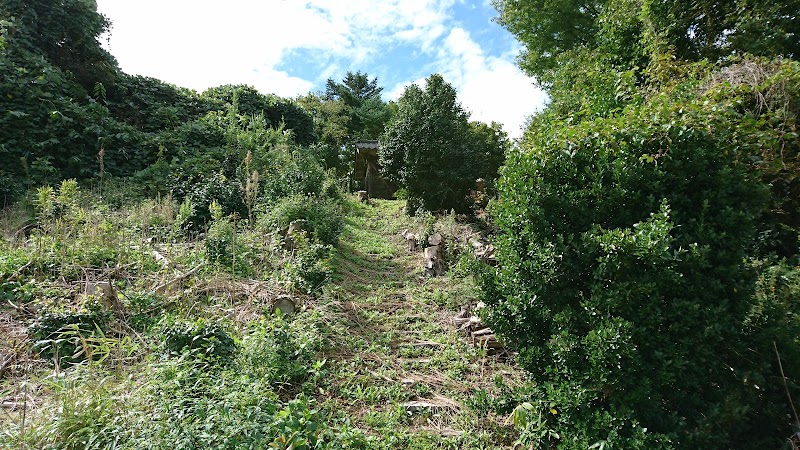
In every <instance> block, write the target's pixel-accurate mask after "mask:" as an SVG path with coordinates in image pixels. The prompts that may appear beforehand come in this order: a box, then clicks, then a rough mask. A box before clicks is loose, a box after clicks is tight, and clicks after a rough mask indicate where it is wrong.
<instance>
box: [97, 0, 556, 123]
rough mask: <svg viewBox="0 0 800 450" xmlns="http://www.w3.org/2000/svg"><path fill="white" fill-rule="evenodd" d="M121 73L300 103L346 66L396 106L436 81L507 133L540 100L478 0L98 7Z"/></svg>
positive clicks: (124, 2)
mask: <svg viewBox="0 0 800 450" xmlns="http://www.w3.org/2000/svg"><path fill="white" fill-rule="evenodd" d="M97 3H98V9H99V11H100V12H101V13H103V14H105V15H106V16H107V17H109V18H110V19H111V21H112V22H113V27H112V31H111V35H110V36H109V40H108V42H107V44H106V45H107V46H108V48H109V50H110V51H111V52H112V54H114V56H116V57H117V60H118V61H119V63H120V66H121V67H122V69H123V70H124V71H126V72H128V73H131V74H141V75H147V76H152V77H156V78H159V79H162V80H164V81H167V82H170V83H174V84H177V85H179V86H185V87H189V88H192V89H196V90H198V91H202V90H204V89H206V88H209V87H212V86H218V85H221V84H229V83H230V84H238V83H243V84H249V85H253V86H255V87H256V88H257V89H259V90H260V91H262V92H264V93H275V94H278V95H281V96H284V97H295V96H297V95H301V94H305V93H307V92H309V91H320V90H322V89H324V86H325V80H327V79H328V78H329V77H332V78H334V79H336V80H340V79H341V78H342V77H343V76H344V75H345V73H346V72H347V71H348V70H351V71H357V70H360V71H362V72H366V73H368V74H369V75H370V76H371V77H377V78H378V84H379V85H380V86H383V87H384V92H383V94H384V98H385V99H386V100H393V99H397V98H398V97H399V96H400V94H402V92H403V90H404V89H405V87H406V86H407V85H409V84H410V83H420V84H421V83H422V80H424V79H425V78H426V77H428V76H429V75H430V74H432V73H441V74H442V75H443V76H444V77H445V79H446V80H447V81H448V82H450V83H451V84H452V85H453V86H454V87H455V88H456V89H457V90H458V92H459V100H460V101H461V103H462V105H463V106H464V107H465V109H467V110H468V111H470V112H471V113H472V118H473V119H477V120H482V121H484V122H491V121H497V122H501V123H503V125H504V126H505V129H506V131H507V132H509V134H511V135H512V136H518V135H520V133H521V131H520V130H521V127H522V126H523V124H524V122H525V120H526V118H527V117H528V116H529V115H530V114H531V113H533V112H535V111H536V110H538V109H540V108H541V107H542V106H543V104H544V102H545V101H546V96H545V95H544V93H542V92H541V91H540V90H538V89H537V88H536V87H535V86H534V85H533V82H534V80H532V79H531V78H529V77H527V76H526V75H524V74H523V73H522V72H521V71H520V70H519V69H518V68H517V67H516V66H515V64H514V58H515V57H516V55H517V53H518V51H519V44H518V43H517V42H516V41H515V40H514V38H513V36H511V35H510V34H509V33H508V32H506V31H505V30H504V29H503V28H502V27H500V26H499V25H497V24H495V23H494V22H492V18H493V17H494V16H495V15H496V11H495V10H494V8H493V7H492V6H491V4H490V3H489V2H488V1H484V0H478V1H473V2H468V1H464V0H313V1H302V0H260V1H257V0H227V1H225V2H219V1H210V0H209V1H205V0H204V1H198V0H137V1H133V0H98V2H97Z"/></svg>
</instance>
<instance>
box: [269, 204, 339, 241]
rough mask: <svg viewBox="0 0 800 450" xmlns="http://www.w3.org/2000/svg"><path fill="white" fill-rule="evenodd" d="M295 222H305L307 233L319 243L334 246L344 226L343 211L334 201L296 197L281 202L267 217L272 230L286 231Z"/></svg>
mask: <svg viewBox="0 0 800 450" xmlns="http://www.w3.org/2000/svg"><path fill="white" fill-rule="evenodd" d="M295 220H303V221H304V227H305V231H307V232H309V233H310V234H311V235H312V236H313V237H314V239H315V240H316V241H317V242H320V243H322V244H326V245H333V244H335V243H336V241H337V240H338V239H339V233H341V231H342V227H343V226H344V220H343V219H342V209H341V206H339V204H337V203H336V202H335V201H334V200H331V199H327V198H320V197H311V196H305V195H294V196H291V197H286V198H284V199H282V200H280V201H279V202H278V203H277V204H276V205H275V206H273V207H272V208H271V209H270V210H269V213H268V215H267V224H268V225H269V226H270V228H273V229H278V230H286V229H287V228H288V227H289V224H291V223H292V222H294V221H295Z"/></svg>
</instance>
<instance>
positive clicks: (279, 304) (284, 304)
mask: <svg viewBox="0 0 800 450" xmlns="http://www.w3.org/2000/svg"><path fill="white" fill-rule="evenodd" d="M277 310H280V311H281V313H283V315H285V316H289V315H292V314H294V312H295V311H296V310H297V305H295V303H294V299H293V298H292V297H291V296H289V295H281V296H279V297H278V298H276V299H275V302H273V303H272V312H273V313H274V312H275V311H277Z"/></svg>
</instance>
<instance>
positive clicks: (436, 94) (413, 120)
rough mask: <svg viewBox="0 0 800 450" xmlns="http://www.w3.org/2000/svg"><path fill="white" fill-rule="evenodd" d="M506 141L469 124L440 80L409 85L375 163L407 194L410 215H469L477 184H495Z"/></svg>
mask: <svg viewBox="0 0 800 450" xmlns="http://www.w3.org/2000/svg"><path fill="white" fill-rule="evenodd" d="M506 146H507V140H506V136H505V134H504V133H503V132H502V130H501V129H500V127H499V126H497V125H493V126H491V127H490V126H487V125H485V124H480V123H470V121H469V115H468V114H467V112H465V111H464V109H463V108H462V107H461V105H460V104H459V103H458V100H457V98H456V90H455V89H454V88H453V86H451V85H450V84H448V83H447V82H446V81H445V80H444V78H442V76H441V75H438V74H435V75H431V76H430V77H429V78H428V79H427V80H426V84H425V89H422V88H420V87H419V86H417V85H415V84H412V85H410V86H408V87H407V88H406V90H405V92H404V93H403V95H402V96H401V97H400V99H399V101H398V111H397V115H396V117H395V118H394V119H393V120H392V122H391V123H390V124H389V125H388V126H387V128H386V131H385V133H384V134H383V135H382V136H381V148H380V153H379V161H380V164H381V165H382V167H383V170H384V172H385V174H386V176H387V177H388V178H389V179H391V180H393V181H395V182H396V183H397V184H398V185H399V186H401V187H402V188H404V189H406V191H407V193H408V201H409V210H410V211H412V212H413V211H415V210H416V209H417V208H420V207H421V208H424V209H427V210H431V211H436V210H443V209H455V210H456V211H459V212H465V211H468V210H469V207H470V206H471V204H470V199H469V197H468V193H469V190H470V189H474V188H475V181H476V179H478V178H486V179H494V178H495V177H496V174H497V169H498V167H499V166H500V164H502V161H503V158H504V154H505V153H504V152H505V148H506Z"/></svg>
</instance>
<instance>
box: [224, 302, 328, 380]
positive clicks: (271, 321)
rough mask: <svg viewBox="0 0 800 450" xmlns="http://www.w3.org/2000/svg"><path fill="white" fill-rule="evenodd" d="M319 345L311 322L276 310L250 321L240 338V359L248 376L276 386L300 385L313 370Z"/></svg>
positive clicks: (315, 330)
mask: <svg viewBox="0 0 800 450" xmlns="http://www.w3.org/2000/svg"><path fill="white" fill-rule="evenodd" d="M320 345H321V340H320V336H319V334H318V332H317V329H316V326H314V324H313V323H310V322H309V321H305V320H293V321H290V320H289V319H288V318H286V317H284V316H283V315H281V314H275V315H273V316H271V317H269V318H268V319H262V320H259V321H257V322H255V323H254V324H252V329H251V330H250V331H249V332H248V334H247V335H245V337H244V338H243V339H242V345H241V352H240V354H239V363H240V365H241V367H243V368H246V369H245V370H246V371H247V373H248V375H249V376H252V377H253V378H256V379H261V380H266V381H267V382H269V383H270V384H271V385H273V386H274V387H276V388H281V389H285V388H287V387H291V386H299V385H300V383H302V382H303V381H305V379H306V378H307V377H308V376H309V375H311V373H312V372H313V367H314V363H315V359H314V358H315V356H316V353H317V351H319V350H320Z"/></svg>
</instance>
